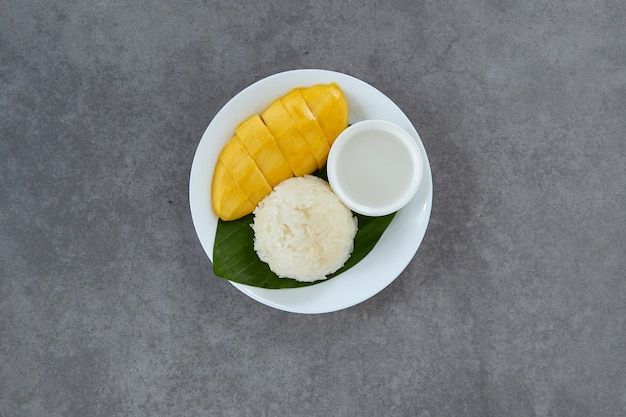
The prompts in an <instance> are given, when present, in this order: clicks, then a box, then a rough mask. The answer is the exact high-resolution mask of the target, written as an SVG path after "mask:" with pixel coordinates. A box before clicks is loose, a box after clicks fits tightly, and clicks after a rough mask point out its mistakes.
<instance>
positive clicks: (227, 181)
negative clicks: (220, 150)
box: [211, 159, 256, 220]
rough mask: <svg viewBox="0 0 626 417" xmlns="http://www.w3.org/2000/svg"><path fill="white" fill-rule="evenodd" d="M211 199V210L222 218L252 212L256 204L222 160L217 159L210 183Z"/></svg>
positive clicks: (240, 215) (237, 217) (233, 217)
mask: <svg viewBox="0 0 626 417" xmlns="http://www.w3.org/2000/svg"><path fill="white" fill-rule="evenodd" d="M224 196H228V198H223V197H224ZM211 201H212V203H213V211H215V213H218V214H219V217H220V218H221V219H222V220H236V219H239V218H241V217H243V216H245V215H246V214H248V213H252V211H253V210H254V208H255V207H256V204H252V202H251V201H250V199H249V198H248V196H247V195H246V193H244V191H243V190H242V189H241V187H240V186H239V185H237V182H236V181H235V180H234V179H233V177H232V176H231V175H230V173H229V172H228V168H226V166H225V165H224V163H223V162H222V161H220V160H219V159H218V160H217V164H215V171H214V173H213V183H212V184H211Z"/></svg>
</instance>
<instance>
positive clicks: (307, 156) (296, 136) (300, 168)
mask: <svg viewBox="0 0 626 417" xmlns="http://www.w3.org/2000/svg"><path fill="white" fill-rule="evenodd" d="M261 118H262V119H263V122H265V125H266V126H267V128H268V129H269V131H270V132H272V136H274V139H275V140H276V144H277V145H278V148H279V149H280V150H281V152H282V153H283V155H285V159H287V162H288V163H289V167H290V168H291V170H292V171H293V173H294V174H295V175H296V176H297V177H299V176H302V175H306V174H310V173H312V172H313V171H315V170H316V169H317V162H316V161H315V157H314V156H313V154H312V153H311V150H310V148H309V145H308V144H307V143H306V141H305V140H304V138H303V137H302V134H301V133H300V131H299V130H298V127H297V126H296V124H295V123H294V122H293V120H291V117H290V116H289V113H287V110H285V107H284V106H283V104H282V103H281V101H280V99H279V100H276V101H274V102H273V103H272V104H270V106H269V107H268V108H267V109H266V110H265V111H264V112H263V114H261Z"/></svg>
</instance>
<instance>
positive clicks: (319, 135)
mask: <svg viewBox="0 0 626 417" xmlns="http://www.w3.org/2000/svg"><path fill="white" fill-rule="evenodd" d="M280 101H281V102H282V104H283V107H285V110H287V113H288V114H289V116H290V117H291V120H293V121H294V123H295V124H296V127H297V128H298V130H299V131H300V133H301V134H302V137H303V138H304V140H305V141H306V143H307V145H309V149H310V150H311V153H312V154H313V156H314V157H315V162H316V163H317V167H318V168H322V167H323V166H324V165H326V158H328V152H329V151H330V145H329V144H328V140H327V139H326V135H325V134H324V131H323V130H322V128H321V127H320V125H319V123H318V122H317V119H316V118H315V115H314V114H313V112H312V111H311V109H310V108H309V106H308V105H307V104H306V101H305V100H304V97H302V94H301V93H300V91H298V90H297V89H296V90H292V91H290V92H289V93H287V94H286V95H285V96H283V97H282V98H281V99H280Z"/></svg>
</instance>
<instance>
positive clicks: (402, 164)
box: [327, 120, 422, 216]
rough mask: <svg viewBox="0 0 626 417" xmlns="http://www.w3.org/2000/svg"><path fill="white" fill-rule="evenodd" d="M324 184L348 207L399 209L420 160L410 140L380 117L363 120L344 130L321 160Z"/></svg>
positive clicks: (379, 212) (417, 176)
mask: <svg viewBox="0 0 626 417" xmlns="http://www.w3.org/2000/svg"><path fill="white" fill-rule="evenodd" d="M327 170H328V180H329V183H330V185H331V187H332V189H333V191H334V192H335V194H337V196H338V197H339V199H341V201H342V202H343V203H344V204H345V205H346V206H347V207H348V208H350V209H351V210H352V211H354V212H357V213H360V214H363V215H367V216H384V215H386V214H390V213H393V212H395V211H397V210H399V209H400V208H402V207H404V206H405V205H406V204H407V203H408V202H409V201H410V200H411V198H413V196H414V195H415V192H416V191H417V188H418V187H419V184H420V181H421V178H422V160H421V156H420V152H419V149H418V147H417V145H416V143H415V142H414V141H413V138H412V137H411V136H410V135H409V134H408V133H407V132H406V131H404V130H403V129H402V128H400V127H399V126H396V125H395V124H392V123H389V122H386V121H382V120H366V121H363V122H359V123H355V124H354V125H352V126H350V127H348V128H347V129H346V130H344V131H343V132H342V133H341V135H339V137H338V138H337V140H336V141H335V143H334V144H333V146H332V148H331V150H330V154H329V156H328V163H327Z"/></svg>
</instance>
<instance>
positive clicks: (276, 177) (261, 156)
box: [235, 114, 293, 188]
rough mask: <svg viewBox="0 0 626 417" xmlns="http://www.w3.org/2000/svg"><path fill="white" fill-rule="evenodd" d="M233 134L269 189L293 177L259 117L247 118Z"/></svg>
mask: <svg viewBox="0 0 626 417" xmlns="http://www.w3.org/2000/svg"><path fill="white" fill-rule="evenodd" d="M235 132H236V133H237V136H239V139H240V140H241V142H242V143H243V145H244V146H245V148H246V150H247V151H248V153H249V154H250V156H251V157H252V159H253V160H254V162H256V164H257V166H258V167H259V170H260V171H261V173H262V174H263V176H264V177H265V179H266V180H267V183H268V184H269V185H270V187H272V188H274V186H276V185H277V184H278V183H279V182H281V181H284V180H286V179H287V178H290V177H293V172H292V171H291V168H289V164H288V163H287V160H286V159H285V156H284V155H283V153H282V152H281V151H280V149H278V145H277V144H276V141H275V140H274V137H273V136H272V134H271V133H270V131H269V130H268V129H267V126H265V124H264V123H263V120H261V118H260V117H259V115H257V114H255V115H254V116H252V117H250V118H248V119H247V120H246V121H244V122H243V123H241V124H240V125H239V126H237V129H235Z"/></svg>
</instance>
